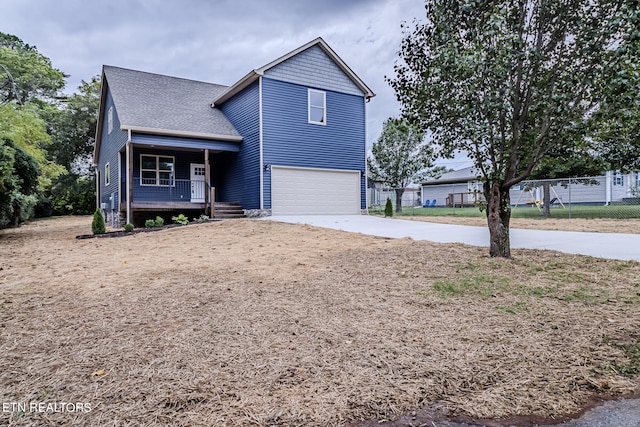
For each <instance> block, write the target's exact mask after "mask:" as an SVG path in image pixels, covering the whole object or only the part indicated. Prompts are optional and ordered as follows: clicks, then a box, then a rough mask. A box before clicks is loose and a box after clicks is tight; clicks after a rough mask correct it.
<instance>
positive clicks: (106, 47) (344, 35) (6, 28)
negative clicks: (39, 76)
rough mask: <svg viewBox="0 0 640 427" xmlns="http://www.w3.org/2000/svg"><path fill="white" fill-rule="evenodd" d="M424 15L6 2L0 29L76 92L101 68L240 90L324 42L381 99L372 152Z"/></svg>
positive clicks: (372, 2) (386, 7)
mask: <svg viewBox="0 0 640 427" xmlns="http://www.w3.org/2000/svg"><path fill="white" fill-rule="evenodd" d="M423 17H424V1H423V0H314V1H311V0H271V1H270V0H263V1H260V0H230V1H229V0H182V1H176V0H173V1H169V0H108V1H99V2H98V1H95V0H56V1H52V0H0V31H2V32H4V33H9V34H13V35H15V36H18V37H19V38H21V39H22V40H23V41H24V42H25V43H28V44H30V45H35V46H36V47H37V48H38V51H39V52H40V53H42V54H43V55H45V56H46V57H48V58H50V59H51V61H52V63H53V66H54V67H55V68H57V69H59V70H60V71H63V72H64V73H66V74H69V75H70V77H69V78H68V79H67V88H66V92H68V93H71V92H75V91H76V89H77V87H78V86H79V84H80V81H81V80H90V79H91V77H93V76H96V75H99V74H100V72H101V67H102V65H103V64H107V65H114V66H119V67H124V68H132V69H135V70H140V71H148V72H153V73H159V74H166V75H171V76H176V77H183V78H188V79H194V80H201V81H206V82H210V83H217V84H224V85H232V84H233V83H235V82H236V81H238V80H239V79H240V78H242V77H244V76H245V75H246V74H247V73H248V72H249V71H251V70H253V69H255V68H259V67H261V66H262V65H265V64H267V63H269V62H271V61H272V60H274V59H276V58H278V57H280V56H282V55H284V54H286V53H288V52H290V51H292V50H293V49H295V48H297V47H299V46H301V45H303V44H305V43H307V42H309V41H311V40H313V39H315V38H316V37H318V36H320V37H322V38H323V39H324V40H325V41H326V42H327V43H328V44H329V45H330V46H331V47H332V48H333V50H335V51H336V53H337V54H338V55H339V56H340V57H341V58H342V59H343V60H344V61H345V62H346V63H347V64H348V65H349V66H350V67H351V69H352V70H353V71H354V72H355V73H356V74H357V75H358V76H359V77H360V78H361V79H362V80H363V81H364V82H365V83H366V84H367V85H368V86H369V87H370V88H371V89H372V90H373V91H374V92H375V93H376V95H377V96H376V97H375V98H373V99H372V100H371V102H370V103H369V104H368V107H367V141H368V146H369V147H370V146H371V144H372V143H373V141H375V140H376V139H377V138H378V136H379V135H380V131H381V129H382V123H383V121H384V120H385V119H386V118H387V117H392V116H397V115H398V112H399V104H398V102H397V101H396V99H395V96H394V93H393V90H392V89H391V88H390V87H389V85H388V84H387V83H386V82H385V80H384V76H385V75H387V76H393V65H394V61H395V60H396V58H397V53H398V51H399V48H400V41H401V39H402V31H401V28H400V24H401V23H402V22H403V21H407V22H412V21H413V20H414V18H418V19H423ZM451 166H452V167H454V168H456V169H458V168H459V167H464V166H467V164H451Z"/></svg>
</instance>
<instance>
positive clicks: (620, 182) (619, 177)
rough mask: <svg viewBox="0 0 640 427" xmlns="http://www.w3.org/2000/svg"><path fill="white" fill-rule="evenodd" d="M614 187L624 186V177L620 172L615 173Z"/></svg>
mask: <svg viewBox="0 0 640 427" xmlns="http://www.w3.org/2000/svg"><path fill="white" fill-rule="evenodd" d="M613 185H624V175H622V174H621V173H620V172H619V171H615V173H614V175H613Z"/></svg>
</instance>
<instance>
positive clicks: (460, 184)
mask: <svg viewBox="0 0 640 427" xmlns="http://www.w3.org/2000/svg"><path fill="white" fill-rule="evenodd" d="M542 182H543V181H541V180H537V181H535V180H529V181H522V182H521V183H519V184H517V185H514V186H513V187H512V188H511V189H510V190H509V196H510V199H511V204H512V205H513V206H522V205H536V204H539V202H540V201H541V200H542V199H543V196H542V192H543V188H542ZM551 182H552V185H551V187H550V191H551V193H552V194H551V198H552V199H554V200H555V201H558V202H563V203H573V204H610V203H624V202H625V199H627V198H629V197H630V196H631V195H632V193H633V192H634V190H633V189H634V188H636V187H638V185H639V184H640V173H638V172H634V173H630V174H621V173H617V172H614V171H607V172H605V173H604V175H601V176H596V177H586V178H571V179H554V180H551ZM422 197H423V199H424V200H428V199H436V200H437V202H436V206H449V207H461V206H473V205H474V204H475V202H476V201H482V200H484V197H483V195H482V185H481V183H480V181H479V179H478V174H477V173H476V171H475V169H474V168H473V167H468V168H464V169H460V170H457V171H453V172H449V173H446V174H443V175H442V176H441V177H440V178H439V179H434V180H430V181H427V182H424V183H422Z"/></svg>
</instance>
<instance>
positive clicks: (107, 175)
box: [104, 162, 111, 187]
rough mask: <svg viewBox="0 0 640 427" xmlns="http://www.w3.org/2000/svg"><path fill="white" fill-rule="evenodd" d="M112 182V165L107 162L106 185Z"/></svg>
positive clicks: (105, 170) (105, 169) (105, 166)
mask: <svg viewBox="0 0 640 427" xmlns="http://www.w3.org/2000/svg"><path fill="white" fill-rule="evenodd" d="M109 184H111V165H110V164H109V162H107V163H106V164H105V165H104V186H105V187H108V186H109Z"/></svg>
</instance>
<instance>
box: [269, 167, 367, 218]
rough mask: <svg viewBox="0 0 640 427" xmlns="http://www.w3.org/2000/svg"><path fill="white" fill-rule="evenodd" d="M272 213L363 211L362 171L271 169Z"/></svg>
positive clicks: (298, 213)
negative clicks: (361, 209) (361, 207)
mask: <svg viewBox="0 0 640 427" xmlns="http://www.w3.org/2000/svg"><path fill="white" fill-rule="evenodd" d="M271 207H272V213H273V215H318V214H359V213H360V172H359V171H337V170H330V169H302V168H300V169H299V168H287V167H278V166H273V167H272V168H271Z"/></svg>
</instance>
